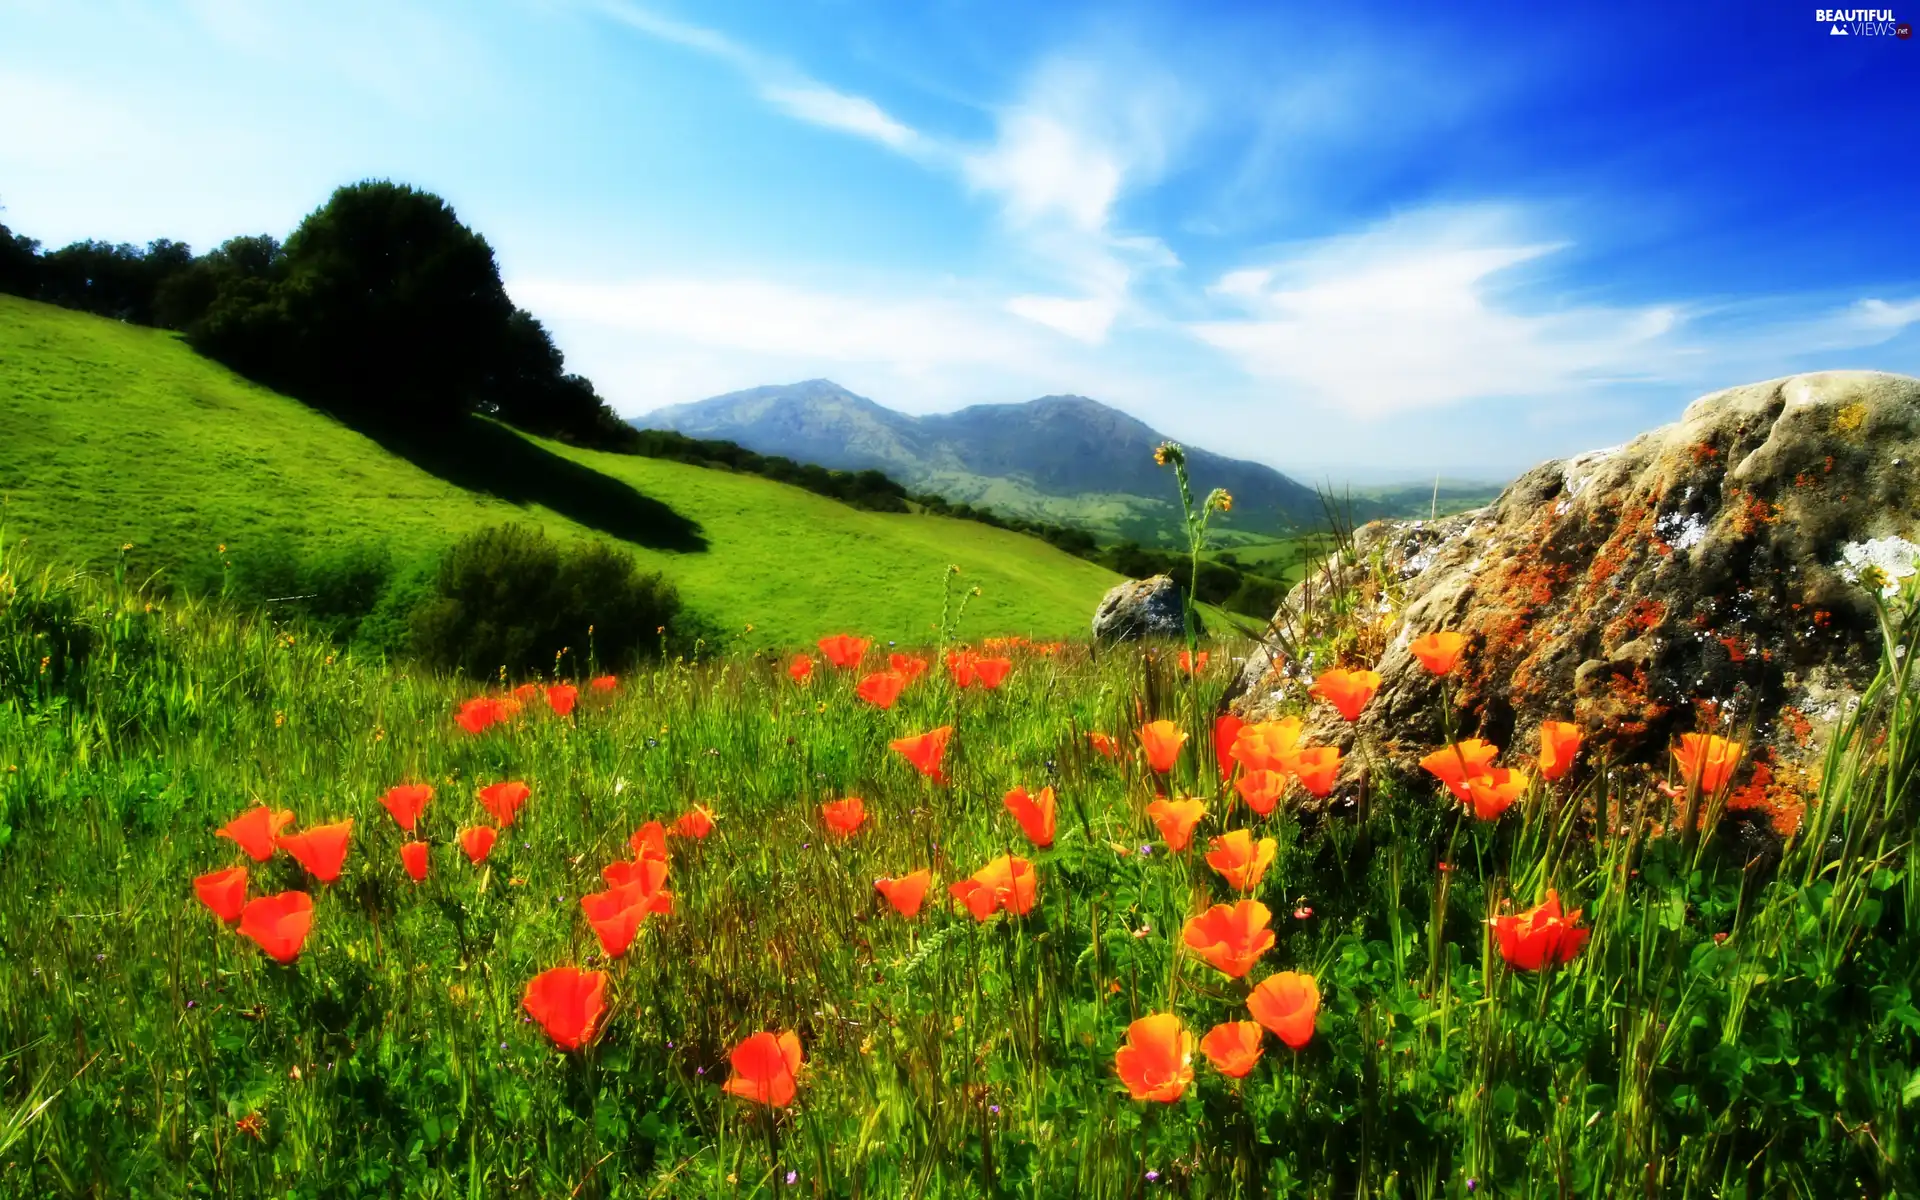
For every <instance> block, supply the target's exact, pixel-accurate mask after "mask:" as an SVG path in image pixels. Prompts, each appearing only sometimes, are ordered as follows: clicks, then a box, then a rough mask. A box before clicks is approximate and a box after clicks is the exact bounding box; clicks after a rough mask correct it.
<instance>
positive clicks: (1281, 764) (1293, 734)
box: [1228, 717, 1302, 774]
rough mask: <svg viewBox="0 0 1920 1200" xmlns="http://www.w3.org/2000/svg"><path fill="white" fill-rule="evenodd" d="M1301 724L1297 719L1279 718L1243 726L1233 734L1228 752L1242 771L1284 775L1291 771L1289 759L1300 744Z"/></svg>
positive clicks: (1291, 766) (1291, 764)
mask: <svg viewBox="0 0 1920 1200" xmlns="http://www.w3.org/2000/svg"><path fill="white" fill-rule="evenodd" d="M1301 728H1302V726H1301V724H1300V718H1299V717H1282V718H1281V719H1280V720H1278V721H1261V722H1259V723H1258V724H1254V725H1244V726H1242V727H1241V729H1240V732H1239V733H1237V734H1235V735H1234V739H1233V749H1232V750H1230V751H1228V753H1230V754H1232V755H1233V757H1234V760H1235V761H1236V762H1238V763H1239V764H1240V767H1241V769H1242V770H1245V771H1279V772H1281V773H1282V774H1286V773H1288V772H1290V771H1291V770H1292V769H1293V756H1294V753H1295V752H1296V750H1297V749H1298V747H1299V745H1300V733H1301Z"/></svg>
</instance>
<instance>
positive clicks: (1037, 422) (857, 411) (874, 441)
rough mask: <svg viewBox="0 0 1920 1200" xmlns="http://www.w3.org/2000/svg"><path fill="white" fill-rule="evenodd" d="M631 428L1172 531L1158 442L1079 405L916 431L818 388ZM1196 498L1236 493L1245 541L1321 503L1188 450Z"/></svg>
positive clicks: (980, 500)
mask: <svg viewBox="0 0 1920 1200" xmlns="http://www.w3.org/2000/svg"><path fill="white" fill-rule="evenodd" d="M632 423H633V424H634V425H636V426H639V427H641V428H650V429H672V430H675V431H677V432H680V433H684V434H686V435H688V436H690V437H701V438H714V439H720V440H725V441H731V442H738V443H739V444H740V445H742V446H745V447H747V448H748V449H749V450H754V451H757V452H759V453H762V454H784V455H786V456H787V457H789V458H795V459H800V460H802V461H806V462H817V463H820V464H821V465H822V466H828V467H838V468H841V469H862V468H867V467H875V468H878V469H880V470H882V471H885V472H886V473H887V474H889V475H891V476H892V477H894V478H895V479H898V480H899V481H900V482H902V483H904V484H906V485H907V486H908V487H910V488H913V489H915V490H917V491H929V492H937V493H939V494H940V495H942V496H945V497H946V498H947V499H949V500H954V501H964V502H966V503H969V504H975V505H985V506H987V507H991V508H993V509H995V510H996V511H999V512H1002V513H1006V514H1009V515H1014V516H1023V517H1032V518H1042V519H1046V520H1052V521H1060V522H1063V523H1068V524H1075V525H1081V526H1083V527H1085V528H1088V529H1091V530H1093V531H1095V532H1096V533H1104V534H1106V535H1108V536H1113V537H1131V538H1134V539H1136V540H1139V541H1142V542H1164V541H1166V540H1167V538H1168V537H1169V536H1170V535H1171V534H1172V532H1173V531H1174V530H1175V529H1176V528H1177V522H1176V521H1175V519H1174V501H1173V495H1174V493H1173V486H1174V485H1173V479H1172V477H1171V475H1170V474H1169V473H1168V472H1167V471H1165V470H1163V469H1161V468H1158V467H1156V466H1155V465H1154V462H1153V449H1154V447H1155V446H1157V445H1159V444H1160V443H1161V442H1163V441H1165V440H1166V439H1165V438H1164V437H1163V436H1162V435H1161V434H1159V433H1157V432H1155V431H1154V430H1153V429H1152V428H1150V427H1149V426H1147V425H1146V424H1145V423H1143V422H1141V421H1138V420H1135V419H1134V418H1133V417H1130V416H1128V415H1127V414H1125V413H1123V412H1120V411H1119V410H1117V409H1113V408H1109V407H1107V406H1106V405H1104V404H1101V403H1099V402H1098V401H1094V400H1089V399H1087V398H1086V397H1084V396H1043V397H1041V398H1040V399H1038V400H1029V401H1027V402H1026V403H1024V404H976V405H973V406H972V407H969V408H963V409H960V410H959V411H958V412H951V413H938V414H934V415H931V416H923V417H914V416H908V415H907V414H905V413H900V412H895V411H894V410H892V409H890V408H886V407H884V406H882V405H879V404H876V403H874V402H873V401H871V400H868V399H866V398H865V397H863V396H856V395H854V394H853V393H852V392H849V391H847V390H846V389H845V388H843V387H841V386H840V385H839V384H836V383H834V382H832V381H831V380H826V379H811V380H807V381H806V382H804V383H795V384H787V385H783V386H770V387H758V388H751V389H748V390H747V391H742V392H733V393H730V394H728V395H725V396H715V397H713V398H712V399H710V400H700V401H696V402H694V403H692V404H681V405H674V406H671V407H668V408H663V409H659V410H656V411H654V412H651V413H648V414H647V415H645V416H643V417H636V418H634V420H633V422H632ZM1187 456H1188V466H1189V469H1190V471H1191V472H1192V476H1193V482H1194V486H1195V489H1196V494H1202V495H1203V494H1205V493H1206V492H1207V491H1208V490H1210V489H1212V488H1216V487H1223V488H1226V489H1227V490H1228V491H1229V492H1231V493H1233V497H1234V511H1233V513H1232V515H1231V516H1230V517H1229V518H1228V519H1227V520H1226V522H1225V523H1226V524H1227V525H1229V526H1231V527H1232V528H1234V529H1237V530H1240V531H1244V532H1254V533H1268V534H1271V533H1280V532H1285V531H1287V530H1290V529H1294V528H1298V527H1302V526H1309V525H1313V524H1315V523H1317V522H1318V520H1319V518H1320V517H1321V508H1320V501H1319V498H1318V497H1317V496H1316V495H1315V494H1314V491H1313V489H1311V488H1308V487H1305V486H1303V485H1301V484H1299V483H1296V482H1295V481H1294V480H1292V479H1289V478H1288V477H1287V476H1285V475H1282V474H1281V473H1280V472H1278V471H1275V470H1274V469H1272V468H1271V467H1266V466H1262V465H1261V464H1259V463H1252V462H1244V461H1241V460H1239V459H1231V458H1226V457H1223V456H1221V455H1218V454H1213V453H1210V452H1208V451H1205V450H1199V449H1196V448H1193V447H1188V450H1187Z"/></svg>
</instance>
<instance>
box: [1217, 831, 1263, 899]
mask: <svg viewBox="0 0 1920 1200" xmlns="http://www.w3.org/2000/svg"><path fill="white" fill-rule="evenodd" d="M1209 845H1210V846H1211V847H1212V849H1210V850H1208V851H1207V865H1208V866H1210V867H1212V868H1213V869H1214V870H1216V871H1218V872H1220V877H1221V878H1222V879H1225V880H1226V881H1227V886H1228V887H1230V888H1232V889H1233V890H1234V891H1236V892H1250V891H1252V890H1253V889H1254V888H1257V887H1259V886H1260V880H1261V878H1262V877H1264V876H1265V875H1266V873H1267V868H1268V867H1270V866H1272V865H1273V857H1274V855H1275V854H1276V853H1278V852H1279V849H1280V843H1278V842H1276V841H1275V840H1274V839H1272V838H1261V839H1260V840H1259V841H1257V842H1256V841H1254V840H1253V834H1252V833H1250V832H1249V831H1247V830H1245V829H1232V830H1228V831H1227V832H1226V833H1224V834H1221V835H1220V836H1219V837H1217V838H1214V839H1213V841H1212V842H1210V843H1209Z"/></svg>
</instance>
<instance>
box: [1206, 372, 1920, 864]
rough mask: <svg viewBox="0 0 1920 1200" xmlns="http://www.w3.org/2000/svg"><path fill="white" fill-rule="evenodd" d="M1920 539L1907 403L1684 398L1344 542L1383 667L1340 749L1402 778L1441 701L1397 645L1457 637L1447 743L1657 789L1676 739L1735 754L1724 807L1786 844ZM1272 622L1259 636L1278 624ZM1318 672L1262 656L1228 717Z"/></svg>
mask: <svg viewBox="0 0 1920 1200" xmlns="http://www.w3.org/2000/svg"><path fill="white" fill-rule="evenodd" d="M1917 535H1920V380H1916V379H1912V378H1908V377H1906V376H1901V375H1889V374H1882V373H1878V372H1870V371H1826V372H1820V373H1817V374H1808V375H1796V376H1791V377H1789V378H1785V379H1776V380H1772V381H1770V382H1767V383H1757V384H1750V385H1747V386H1744V387H1736V388H1731V389H1728V390H1726V391H1722V392H1715V393H1713V394H1712V395H1708V396H1703V397H1701V398H1700V399H1698V400H1696V401H1694V402H1693V403H1692V404H1690V405H1689V406H1688V407H1687V409H1686V411H1685V412H1684V413H1683V414H1682V415H1681V418H1680V420H1679V421H1677V422H1675V423H1674V424H1671V425H1666V426H1663V427H1661V428H1659V429H1655V430H1653V431H1652V432H1649V433H1645V434H1642V435H1641V436H1640V437H1638V438H1635V439H1634V440H1633V441H1631V442H1629V443H1627V444H1626V445H1624V446H1616V447H1613V448H1611V449H1606V450H1595V451H1591V452H1589V453H1586V454H1581V455H1577V456H1575V457H1573V458H1569V459H1565V460H1562V461H1557V462H1549V463H1545V464H1543V465H1541V466H1538V467H1535V468H1534V469H1533V470H1531V471H1529V472H1527V473H1526V474H1525V475H1523V476H1521V477H1520V478H1519V479H1518V480H1516V481H1515V482H1514V483H1513V484H1512V485H1511V486H1509V487H1508V488H1507V489H1506V490H1505V491H1504V492H1502V493H1501V495H1500V497H1499V499H1497V500H1496V501H1494V503H1493V504H1491V505H1489V506H1488V507H1486V508H1484V509H1479V510H1476V511H1474V512H1470V513H1463V514H1461V515H1459V516H1455V517H1449V518H1446V519H1443V520H1440V521H1398V522H1375V523H1373V524H1370V525H1367V526H1365V527H1363V528H1362V529H1360V530H1359V531H1357V533H1356V537H1355V546H1354V553H1353V558H1354V559H1356V560H1358V561H1359V563H1361V564H1365V565H1366V566H1367V567H1368V570H1366V571H1365V572H1364V573H1365V575H1366V576H1367V579H1366V582H1365V583H1364V584H1362V585H1361V586H1362V590H1363V592H1364V600H1365V602H1366V603H1368V604H1370V605H1372V606H1373V608H1372V611H1373V612H1374V613H1375V614H1376V625H1377V627H1378V628H1379V631H1380V636H1379V637H1378V638H1377V639H1375V641H1374V646H1375V647H1376V648H1378V647H1384V648H1383V649H1379V651H1378V653H1368V654H1366V655H1364V656H1363V662H1364V663H1365V664H1367V665H1371V666H1372V667H1373V669H1375V670H1377V671H1379V672H1380V674H1381V676H1382V679H1383V683H1382V685H1381V689H1380V693H1379V695H1378V696H1377V697H1376V698H1375V699H1374V701H1373V702H1372V704H1370V705H1369V706H1368V708H1367V710H1366V711H1365V713H1364V714H1363V715H1362V719H1361V721H1360V722H1359V725H1358V732H1359V733H1360V734H1361V735H1362V736H1363V737H1364V738H1365V739H1366V741H1367V744H1368V746H1369V747H1372V748H1377V751H1376V757H1383V758H1384V759H1385V760H1386V763H1387V764H1389V765H1391V766H1392V767H1394V768H1397V769H1398V770H1401V771H1405V772H1411V771H1413V770H1415V769H1416V765H1417V762H1418V760H1419V758H1420V756H1421V755H1422V754H1423V753H1425V752H1426V751H1427V750H1428V749H1430V748H1432V747H1433V746H1435V745H1438V744H1439V743H1440V742H1441V741H1442V740H1443V732H1442V724H1441V707H1440V702H1441V695H1442V691H1441V683H1440V681H1439V680H1438V679H1436V678H1435V677H1433V676H1432V675H1431V674H1430V673H1428V672H1427V671H1426V670H1425V668H1424V667H1422V666H1421V664H1420V663H1419V661H1418V660H1417V659H1415V658H1414V657H1413V655H1412V653H1411V652H1410V651H1409V650H1408V643H1409V642H1410V641H1411V640H1412V639H1413V638H1415V637H1418V636H1420V635H1422V634H1426V633H1430V632H1434V631H1437V630H1443V629H1452V630H1458V631H1460V632H1462V633H1465V634H1467V635H1468V637H1469V639H1470V643H1469V649H1468V652H1467V654H1466V656H1465V657H1464V659H1463V660H1462V663H1461V665H1460V666H1459V667H1457V668H1456V669H1455V671H1454V673H1453V675H1452V676H1450V677H1449V679H1448V680H1447V685H1446V688H1447V693H1448V696H1449V699H1450V702H1451V703H1452V705H1453V706H1454V713H1453V725H1454V731H1455V735H1456V736H1479V737H1484V738H1486V739H1488V740H1489V741H1492V742H1494V743H1496V744H1498V745H1500V746H1502V747H1506V748H1507V750H1506V753H1505V755H1504V756H1503V758H1502V759H1501V761H1502V762H1507V763H1513V762H1518V761H1521V760H1523V759H1524V758H1526V757H1528V756H1531V755H1532V754H1533V753H1535V752H1536V751H1537V749H1538V736H1537V733H1536V728H1537V726H1538V724H1539V722H1540V721H1542V720H1572V721H1574V722H1576V723H1577V724H1578V725H1579V726H1580V727H1581V730H1582V733H1583V734H1584V736H1585V737H1586V739H1587V742H1586V749H1585V751H1584V752H1583V754H1584V757H1585V759H1586V761H1587V762H1588V763H1594V762H1599V761H1601V760H1603V759H1605V760H1607V761H1610V762H1611V763H1613V764H1615V765H1632V764H1644V765H1645V766H1647V767H1648V768H1649V771H1648V772H1645V773H1646V774H1653V775H1661V774H1665V773H1666V771H1667V769H1668V765H1669V762H1670V759H1669V758H1668V755H1667V748H1668V747H1669V745H1670V744H1671V742H1672V740H1673V739H1674V738H1675V737H1677V736H1678V735H1679V734H1681V733H1686V732H1693V731H1700V732H1717V733H1721V734H1723V735H1727V736H1733V737H1737V738H1739V739H1741V740H1743V741H1745V742H1746V743H1747V744H1748V746H1749V748H1750V749H1749V761H1750V763H1751V770H1750V771H1747V772H1745V773H1743V774H1742V775H1740V776H1738V777H1737V778H1738V779H1739V780H1741V781H1742V783H1741V790H1740V791H1739V792H1738V793H1736V796H1735V800H1734V803H1733V804H1732V807H1736V808H1756V809H1762V810H1764V811H1765V814H1766V815H1767V817H1768V818H1769V819H1770V820H1771V821H1772V822H1773V824H1774V825H1775V827H1776V828H1779V829H1782V830H1783V831H1784V830H1785V829H1787V828H1790V827H1791V825H1792V824H1793V823H1794V822H1795V821H1796V820H1797V818H1798V812H1799V804H1800V802H1801V800H1802V799H1803V798H1804V795H1805V794H1806V792H1807V791H1808V790H1809V788H1810V785H1811V781H1812V776H1811V772H1812V770H1813V768H1814V767H1815V766H1816V761H1815V760H1816V758H1817V755H1818V753H1819V749H1820V747H1821V745H1822V744H1823V741H1824V738H1823V735H1824V734H1825V733H1827V732H1828V731H1830V730H1831V729H1832V728H1833V727H1834V725H1835V724H1836V723H1837V722H1838V721H1839V720H1840V719H1841V718H1842V717H1843V716H1844V715H1845V714H1846V713H1847V712H1849V711H1850V710H1851V708H1852V706H1853V705H1854V704H1856V703H1857V700H1858V697H1859V695H1860V692H1861V690H1862V688H1863V687H1864V686H1865V684H1866V683H1867V682H1868V681H1869V680H1870V679H1871V677H1872V675H1873V672H1874V669H1875V666H1876V664H1877V662H1878V658H1879V654H1880V645H1879V642H1880V639H1879V634H1878V625H1877V619H1876V614H1875V609H1874V605H1873V600H1874V593H1876V592H1877V593H1879V594H1881V595H1891V594H1893V592H1894V591H1896V590H1897V586H1898V583H1899V581H1900V580H1901V579H1903V578H1905V577H1906V576H1908V575H1911V574H1913V573H1914V572H1915V570H1916V567H1917V566H1920V545H1916V544H1915V540H1916V536H1917ZM1354 569H1355V564H1354V563H1353V562H1352V561H1349V562H1348V563H1344V564H1342V563H1336V564H1330V565H1329V567H1327V568H1325V569H1323V570H1322V571H1321V572H1319V573H1318V574H1317V575H1316V576H1315V582H1317V583H1318V584H1319V585H1320V586H1322V587H1326V586H1328V585H1329V584H1330V583H1334V584H1337V583H1339V582H1340V579H1339V575H1340V573H1341V572H1343V571H1345V572H1352V571H1353V570H1354ZM1302 586H1303V587H1304V586H1306V585H1302ZM1289 604H1290V605H1291V608H1290V607H1289V606H1283V607H1282V610H1281V612H1280V614H1278V615H1277V616H1276V622H1278V621H1281V620H1283V619H1289V618H1292V619H1297V617H1298V610H1299V608H1300V607H1301V603H1300V600H1299V598H1298V596H1297V595H1296V596H1295V597H1291V598H1290V601H1289ZM1323 665H1324V664H1323ZM1347 665H1360V664H1356V663H1348V664H1347ZM1314 667H1315V664H1311V663H1292V662H1287V661H1285V659H1284V656H1283V655H1281V654H1279V653H1278V652H1277V651H1276V650H1274V649H1272V648H1262V649H1261V650H1260V651H1257V652H1256V653H1255V654H1254V655H1253V656H1252V658H1251V659H1250V660H1249V662H1248V663H1247V666H1246V668H1245V670H1244V672H1243V673H1242V675H1241V676H1240V678H1239V679H1238V680H1237V681H1236V684H1235V686H1234V689H1233V691H1234V701H1233V707H1234V709H1235V710H1236V711H1238V712H1239V713H1240V714H1241V715H1243V716H1247V717H1250V718H1258V717H1260V716H1264V715H1267V714H1269V713H1271V712H1273V711H1275V710H1276V709H1277V708H1279V707H1280V706H1281V705H1282V704H1283V703H1285V702H1286V701H1287V700H1288V699H1290V698H1291V699H1292V700H1294V701H1296V702H1297V701H1299V700H1300V699H1301V698H1302V693H1301V691H1300V689H1302V688H1304V687H1305V686H1306V684H1307V682H1308V680H1309V678H1310V675H1311V672H1312V670H1313V669H1314ZM1312 711H1313V712H1314V716H1313V718H1312V723H1311V726H1310V731H1311V733H1312V734H1313V735H1314V736H1316V737H1318V738H1319V739H1321V740H1323V741H1326V742H1329V743H1334V744H1341V745H1346V746H1351V744H1352V740H1353V737H1354V733H1355V730H1354V728H1353V727H1350V726H1348V725H1347V724H1346V723H1345V722H1344V721H1342V720H1341V719H1340V718H1339V717H1338V716H1337V715H1334V714H1332V713H1331V712H1330V711H1329V710H1328V709H1327V708H1326V706H1324V705H1316V706H1314V709H1313V710H1312Z"/></svg>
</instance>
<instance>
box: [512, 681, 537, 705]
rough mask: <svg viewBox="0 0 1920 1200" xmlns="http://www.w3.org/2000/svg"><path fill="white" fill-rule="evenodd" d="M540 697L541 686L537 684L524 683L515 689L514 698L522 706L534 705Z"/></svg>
mask: <svg viewBox="0 0 1920 1200" xmlns="http://www.w3.org/2000/svg"><path fill="white" fill-rule="evenodd" d="M539 696H540V685H539V684H537V683H523V684H521V685H520V686H519V687H517V688H514V689H513V698H514V700H515V701H516V702H518V703H520V704H532V703H533V702H534V701H535V700H536V699H538V698H539Z"/></svg>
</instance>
